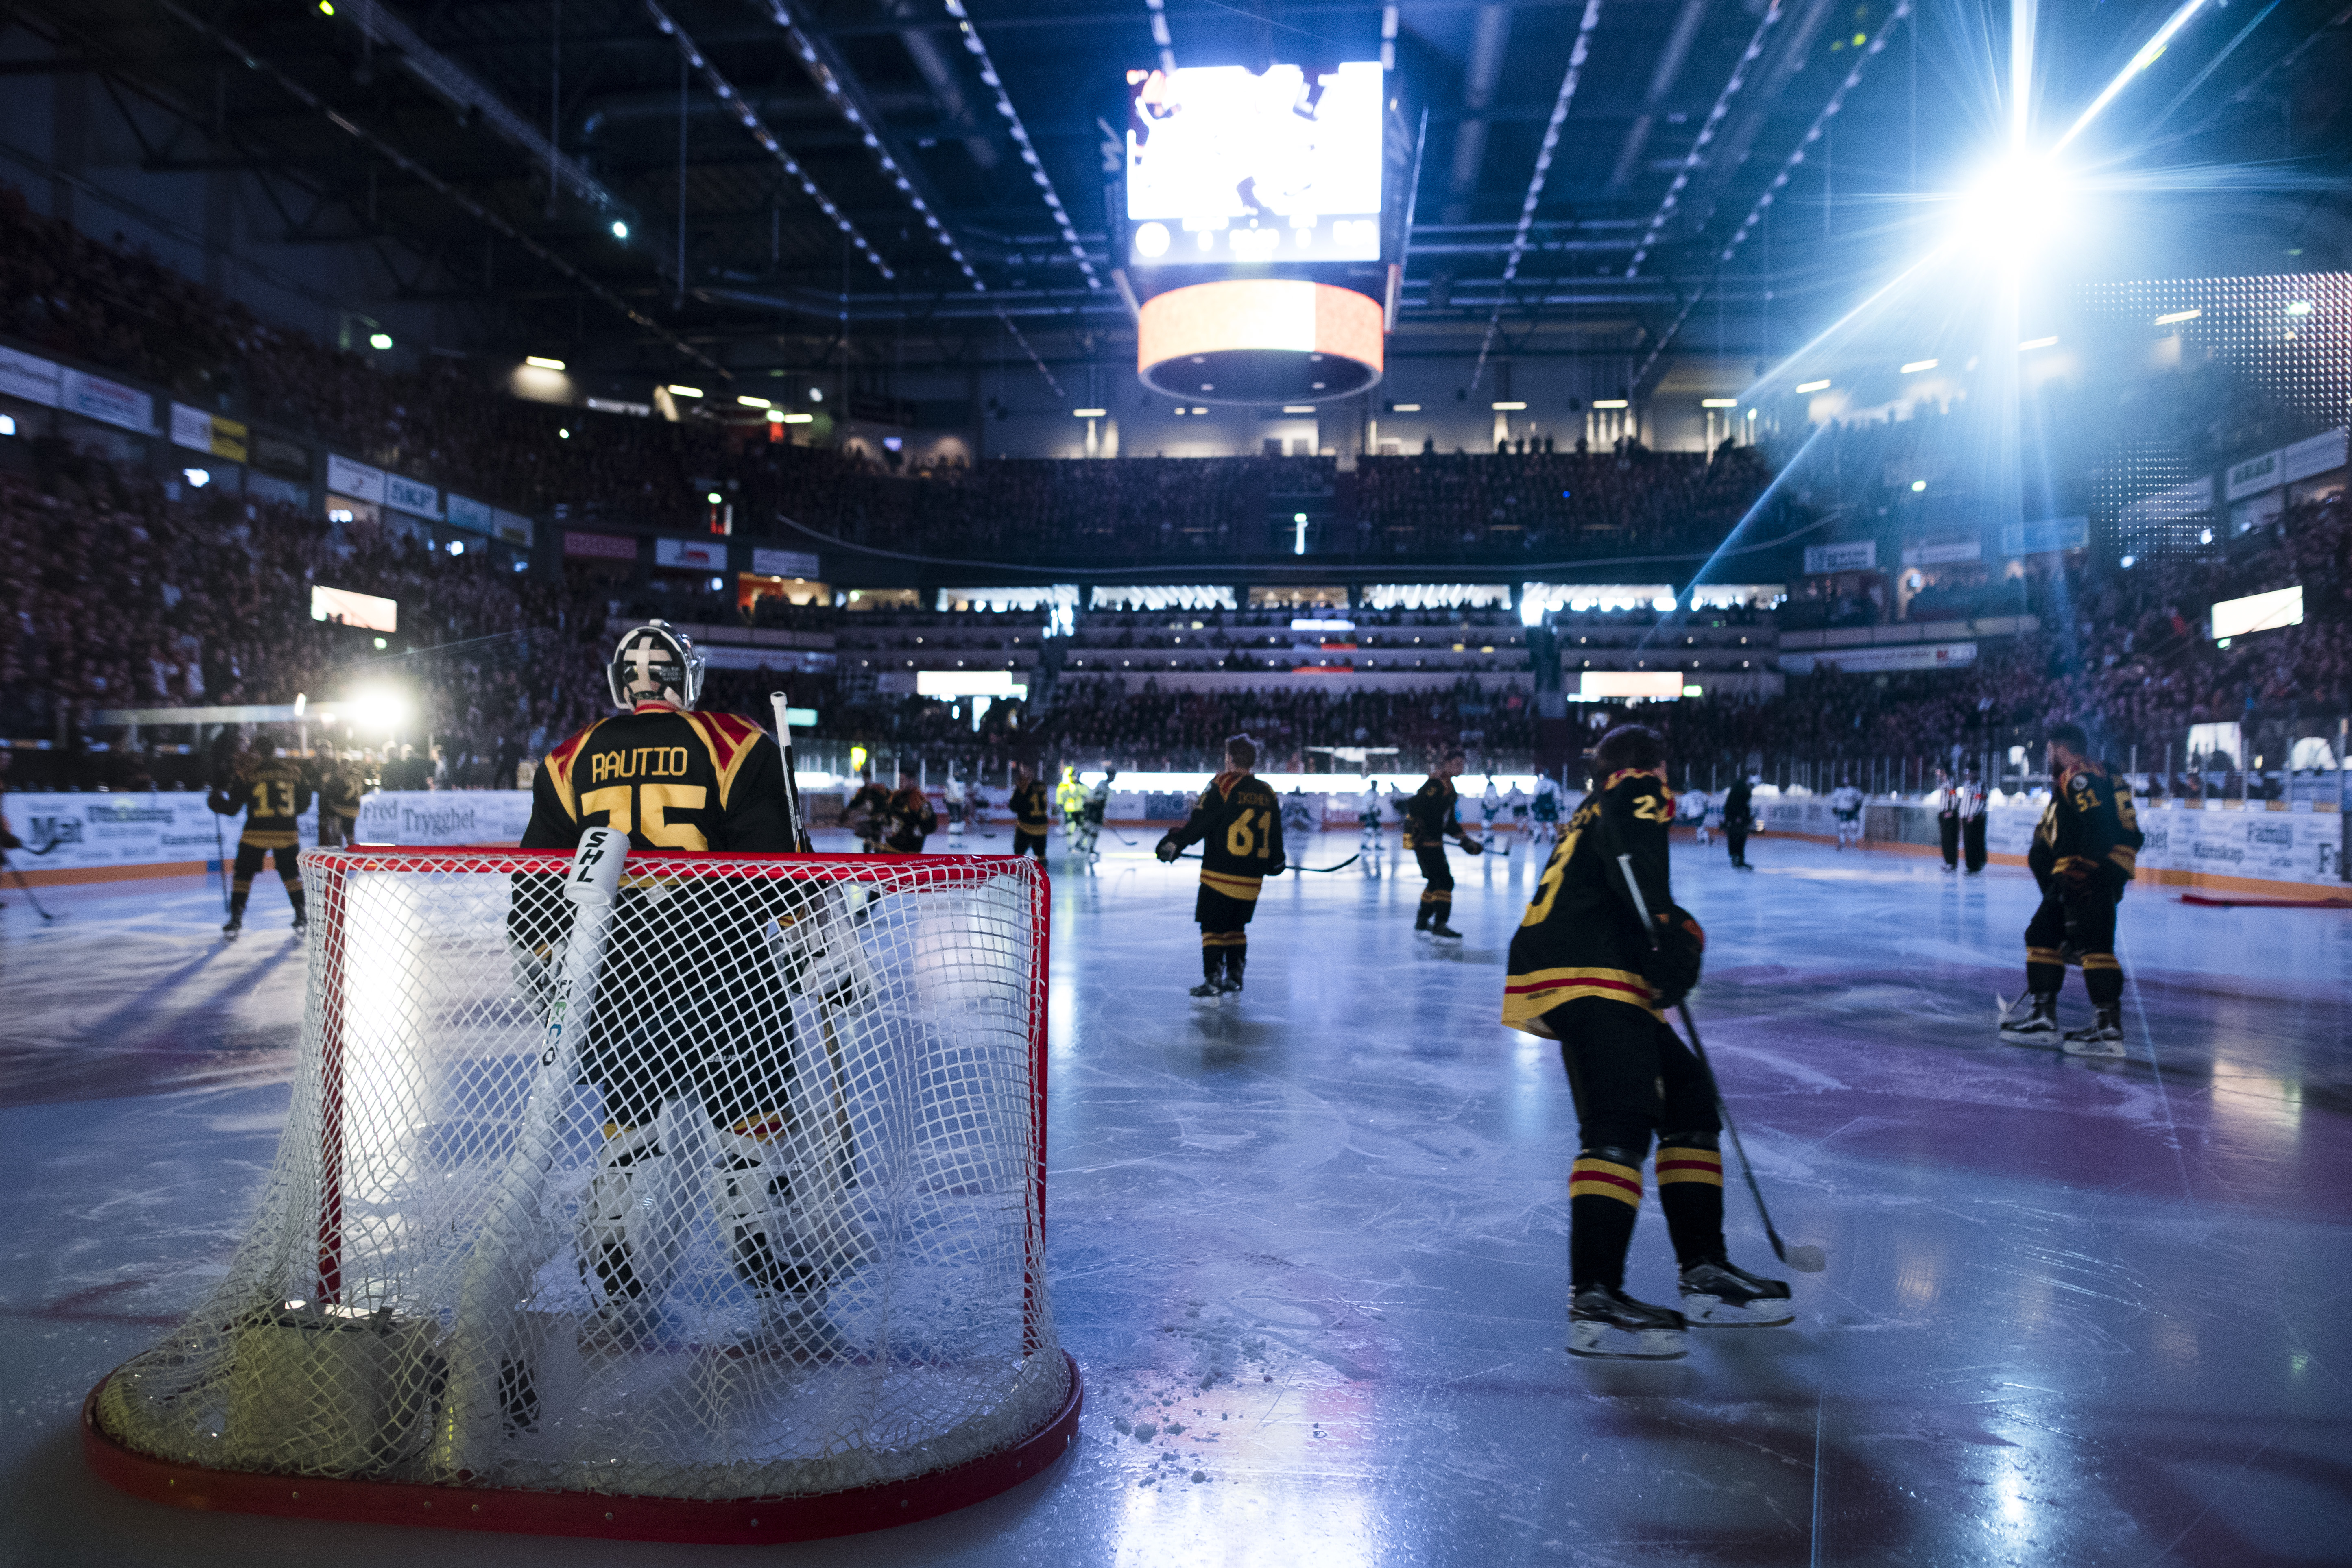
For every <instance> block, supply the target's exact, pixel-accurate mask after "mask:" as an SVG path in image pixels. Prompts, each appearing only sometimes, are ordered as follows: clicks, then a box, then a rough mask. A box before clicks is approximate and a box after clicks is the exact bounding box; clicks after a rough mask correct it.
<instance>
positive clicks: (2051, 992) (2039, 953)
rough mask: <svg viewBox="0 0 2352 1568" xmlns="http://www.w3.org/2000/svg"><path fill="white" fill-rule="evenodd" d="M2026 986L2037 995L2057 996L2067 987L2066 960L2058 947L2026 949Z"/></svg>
mask: <svg viewBox="0 0 2352 1568" xmlns="http://www.w3.org/2000/svg"><path fill="white" fill-rule="evenodd" d="M2025 988H2026V989H2027V990H2028V991H2031V992H2032V993H2033V994H2035V995H2036V996H2055V995H2057V994H2058V993H2059V992H2061V991H2063V990H2064V989H2065V988H2066V961H2065V960H2064V959H2063V958H2061V957H2060V956H2059V954H2058V950H2057V949H2056V948H2054V947H2029V948H2027V949H2026V950H2025Z"/></svg>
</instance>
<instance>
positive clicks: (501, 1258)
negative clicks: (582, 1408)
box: [433, 827, 629, 1478]
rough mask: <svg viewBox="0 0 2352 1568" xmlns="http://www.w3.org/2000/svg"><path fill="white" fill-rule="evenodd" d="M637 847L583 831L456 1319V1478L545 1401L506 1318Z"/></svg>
mask: <svg viewBox="0 0 2352 1568" xmlns="http://www.w3.org/2000/svg"><path fill="white" fill-rule="evenodd" d="M628 849H629V836H628V835H627V834H625V833H620V832H616V831H615V830H614V829H612V828H610V827H592V828H590V829H588V830H587V832H586V833H584V834H583V835H582V836H581V838H580V847H579V849H578V850H577V851H576V852H575V853H574V854H573V855H572V869H571V870H570V871H568V872H567V873H565V875H564V878H563V897H564V899H565V900H568V901H569V902H570V903H571V904H572V930H571V931H570V932H569V933H568V934H567V935H566V936H565V939H564V943H563V957H562V969H561V970H559V971H558V972H557V974H556V977H555V985H554V989H553V992H552V994H551V995H550V996H549V998H548V1004H547V1012H546V1015H545V1018H544V1023H545V1030H544V1032H543V1034H542V1035H541V1046H540V1053H539V1070H538V1071H537V1072H536V1073H535V1074H533V1075H532V1079H531V1085H530V1102H529V1104H528V1105H527V1106H526V1107H525V1108H524V1110H523V1113H522V1125H521V1126H520V1128H519V1129H517V1131H516V1134H515V1144H514V1152H513V1153H511V1154H509V1156H508V1157H507V1164H506V1169H505V1171H504V1172H503V1173H501V1174H500V1175H499V1185H498V1191H497V1193H496V1194H494V1195H493V1196H492V1198H491V1200H490V1205H489V1209H488V1213H487V1214H485V1215H483V1218H482V1228H481V1231H480V1233H479V1234H478V1236H477V1237H476V1238H475V1242H474V1251H473V1257H472V1258H471V1259H470V1260H469V1261H468V1262H467V1265H466V1277H465V1280H464V1282H463V1283H462V1284H461V1285H460V1286H459V1288H458V1295H457V1313H456V1316H455V1320H454V1321H453V1322H452V1323H451V1325H450V1334H449V1352H448V1354H449V1372H448V1376H449V1382H448V1391H447V1394H446V1398H445V1403H444V1404H443V1405H442V1408H441V1416H440V1420H439V1421H438V1423H437V1424H436V1429H435V1433H434V1443H433V1450H434V1451H433V1460H434V1466H433V1468H434V1469H435V1471H436V1473H438V1474H439V1475H441V1476H443V1477H445V1478H454V1477H457V1476H462V1475H464V1474H467V1473H468V1472H471V1473H475V1474H481V1473H484V1472H486V1471H487V1470H488V1468H490V1462H491V1458H492V1457H493V1456H494V1455H495V1454H496V1452H497V1448H498V1444H499V1440H500V1438H501V1436H502V1435H503V1432H504V1428H505V1426H506V1425H507V1424H508V1422H509V1421H510V1420H514V1419H516V1418H517V1417H518V1416H520V1415H522V1414H524V1413H525V1412H526V1411H528V1410H529V1408H530V1406H532V1405H536V1403H537V1397H538V1396H537V1394H536V1392H535V1386H534V1384H535V1380H534V1378H533V1376H532V1369H531V1368H530V1364H529V1363H528V1359H527V1357H528V1352H529V1348H530V1347H528V1346H526V1345H523V1344H520V1343H517V1342H515V1341H514V1336H513V1335H512V1334H511V1333H502V1332H500V1331H499V1329H498V1328H497V1327H496V1326H495V1325H496V1324H497V1323H498V1322H499V1321H501V1320H510V1319H511V1317H512V1315H513V1314H512V1312H511V1309H512V1308H513V1306H514V1303H515V1302H517V1301H519V1300H522V1299H523V1298H524V1297H526V1296H527V1295H529V1294H530V1276H531V1268H532V1266H531V1263H530V1259H531V1258H533V1257H534V1256H535V1255H536V1253H537V1251H538V1248H537V1247H534V1246H533V1245H532V1237H533V1234H534V1233H535V1232H536V1231H537V1230H538V1228H539V1220H538V1209H539V1202H540V1196H541V1192H542V1190H543V1189H544V1187H545V1185H546V1182H547V1173H548V1170H549V1168H550V1167H551V1165H552V1164H553V1163H554V1161H555V1155H556V1146H557V1143H558V1142H559V1129H558V1126H557V1120H558V1114H559V1109H560V1108H561V1106H562V1104H563V1102H564V1100H567V1099H568V1098H569V1097H570V1095H571V1092H572V1083H573V1081H574V1080H575V1079H578V1078H579V1076H580V1071H579V1067H580V1043H581V1041H582V1040H583V1038H585V1037H586V1036H587V1033H588V1022H589V1018H590V1017H591V1016H592V1015H593V1011H594V1007H595V1000H596V981H597V977H598V974H599V973H600V972H601V971H602V970H603V968H604V936H605V932H606V931H607V930H608V929H609V928H610V926H611V925H612V921H613V907H614V902H615V901H616V900H617V899H618V898H619V896H620V888H621V864H622V862H623V860H624V859H625V858H627V855H628Z"/></svg>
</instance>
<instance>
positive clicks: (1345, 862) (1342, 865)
mask: <svg viewBox="0 0 2352 1568" xmlns="http://www.w3.org/2000/svg"><path fill="white" fill-rule="evenodd" d="M1176 858H1177V859H1179V860H1198V859H1199V858H1200V857H1199V856H1198V855H1179V856H1177V857H1176ZM1362 858H1364V855H1363V851H1362V850H1358V851H1357V852H1356V853H1355V854H1353V855H1350V856H1349V857H1348V858H1346V859H1345V860H1342V861H1340V862H1339V864H1338V865H1337V866H1285V867H1284V868H1283V869H1284V870H1286V871H1315V872H1318V873H1320V872H1328V871H1344V870H1346V869H1347V868H1349V867H1350V866H1352V865H1354V864H1355V863H1356V862H1357V861H1359V860H1360V859H1362Z"/></svg>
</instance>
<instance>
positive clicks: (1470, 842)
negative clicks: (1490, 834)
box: [1462, 836, 1486, 855]
mask: <svg viewBox="0 0 2352 1568" xmlns="http://www.w3.org/2000/svg"><path fill="white" fill-rule="evenodd" d="M1462 848H1463V851H1464V852H1465V854H1470V855H1484V854H1485V853H1486V846H1485V845H1484V844H1481V843H1479V842H1478V841H1477V840H1476V839H1475V838H1471V837H1466V836H1465V837H1464V838H1463V840H1462Z"/></svg>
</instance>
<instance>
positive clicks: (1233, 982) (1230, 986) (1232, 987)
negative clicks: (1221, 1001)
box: [1217, 974, 1242, 995]
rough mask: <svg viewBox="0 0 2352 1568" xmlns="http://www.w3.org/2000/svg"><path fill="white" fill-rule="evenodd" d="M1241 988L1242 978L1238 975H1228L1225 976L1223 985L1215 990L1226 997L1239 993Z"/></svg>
mask: <svg viewBox="0 0 2352 1568" xmlns="http://www.w3.org/2000/svg"><path fill="white" fill-rule="evenodd" d="M1241 988H1242V977H1241V976H1240V975H1238V974H1228V975H1226V976H1225V980H1224V984H1223V985H1220V986H1219V987H1218V988H1217V989H1218V990H1219V991H1220V992H1222V993H1223V994H1227V995H1231V994H1234V993H1235V992H1238V991H1240V990H1241Z"/></svg>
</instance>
